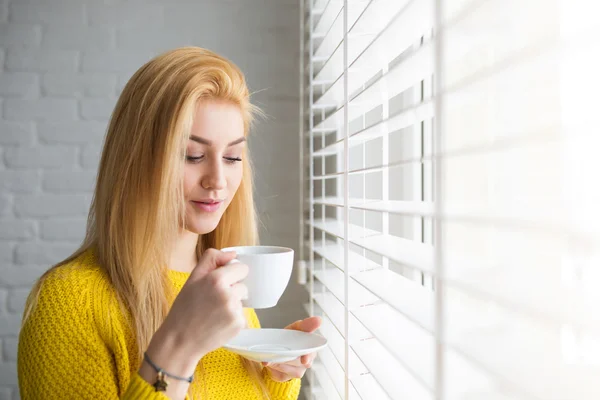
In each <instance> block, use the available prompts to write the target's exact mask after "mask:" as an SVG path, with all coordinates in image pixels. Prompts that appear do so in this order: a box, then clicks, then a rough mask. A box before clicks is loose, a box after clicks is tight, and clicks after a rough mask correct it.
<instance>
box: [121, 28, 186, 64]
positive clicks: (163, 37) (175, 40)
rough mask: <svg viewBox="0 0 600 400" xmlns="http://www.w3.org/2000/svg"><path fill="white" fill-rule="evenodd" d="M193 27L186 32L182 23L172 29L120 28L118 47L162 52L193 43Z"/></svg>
mask: <svg viewBox="0 0 600 400" xmlns="http://www.w3.org/2000/svg"><path fill="white" fill-rule="evenodd" d="M192 29H193V28H188V29H187V32H186V29H185V28H182V25H179V26H178V27H176V28H172V29H160V28H158V29H157V28H155V29H152V30H146V29H136V28H133V29H130V28H127V29H120V30H118V31H117V48H118V49H135V50H136V51H140V49H143V50H148V51H154V52H155V53H157V54H158V53H162V52H163V51H167V50H170V49H173V48H176V47H181V46H189V45H192V42H193V40H192V36H193V35H192ZM140 66H141V65H140Z"/></svg>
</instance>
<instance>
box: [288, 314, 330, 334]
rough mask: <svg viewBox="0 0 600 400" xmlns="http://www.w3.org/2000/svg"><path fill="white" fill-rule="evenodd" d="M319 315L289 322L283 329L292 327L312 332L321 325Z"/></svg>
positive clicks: (296, 329)
mask: <svg viewBox="0 0 600 400" xmlns="http://www.w3.org/2000/svg"><path fill="white" fill-rule="evenodd" d="M321 321H322V320H321V317H309V318H305V319H301V320H298V321H296V322H294V323H293V324H290V325H288V326H286V327H285V329H292V330H295V331H302V332H309V333H311V332H314V331H316V330H317V329H319V327H320V326H321Z"/></svg>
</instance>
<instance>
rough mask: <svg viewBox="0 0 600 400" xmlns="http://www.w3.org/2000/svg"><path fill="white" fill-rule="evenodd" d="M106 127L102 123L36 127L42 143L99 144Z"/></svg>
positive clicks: (62, 123)
mask: <svg viewBox="0 0 600 400" xmlns="http://www.w3.org/2000/svg"><path fill="white" fill-rule="evenodd" d="M106 127H107V123H106V122H104V121H102V122H100V121H73V122H57V123H47V122H40V123H38V125H37V131H38V137H39V139H40V141H41V142H43V143H49V144H57V143H64V144H75V143H95V144H100V143H102V141H103V140H104V135H105V133H106Z"/></svg>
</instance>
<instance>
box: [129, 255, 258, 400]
mask: <svg viewBox="0 0 600 400" xmlns="http://www.w3.org/2000/svg"><path fill="white" fill-rule="evenodd" d="M234 258H235V253H233V252H222V251H219V250H215V249H209V250H207V251H205V252H204V254H203V255H202V257H201V259H200V261H199V262H198V265H197V266H196V267H195V268H194V270H193V271H192V273H191V274H190V277H189V278H188V280H187V282H186V283H185V285H183V288H182V289H181V291H180V292H179V295H178V296H177V298H176V299H175V301H174V302H173V305H172V306H171V309H170V311H169V313H168V315H167V318H165V321H164V322H163V324H162V325H161V327H160V328H159V329H158V331H156V333H155V334H154V336H153V337H152V340H151V341H150V345H149V346H148V349H147V353H148V356H149V357H150V359H151V360H152V361H153V362H154V363H155V364H156V365H158V366H159V367H161V368H163V369H164V370H165V371H167V372H169V373H171V374H175V375H179V376H190V375H192V374H193V373H194V370H195V369H196V365H197V364H198V362H199V361H200V359H201V358H202V357H203V356H204V355H205V354H206V353H208V352H210V351H212V350H215V349H217V348H219V347H221V346H223V345H224V344H225V343H227V342H228V341H229V340H230V339H232V338H233V337H235V336H236V335H237V334H238V333H239V331H240V330H241V329H243V328H244V327H245V326H246V320H245V317H244V313H243V308H242V299H244V298H246V296H247V295H248V289H247V288H246V286H245V285H244V284H243V283H240V281H241V280H243V279H244V278H245V277H246V276H247V275H248V267H247V266H246V265H244V264H241V263H232V264H230V265H226V264H227V263H228V262H230V261H231V260H233V259H234ZM139 373H140V376H142V378H144V379H145V380H146V381H147V382H149V383H151V384H152V383H154V381H155V380H156V371H154V370H153V369H152V368H151V367H150V366H149V365H148V364H147V363H145V362H144V363H143V364H142V367H141V368H140V371H139ZM187 386H188V385H187V383H185V382H182V381H174V380H172V379H171V380H170V384H169V388H168V389H167V393H166V394H167V395H168V396H170V397H171V398H183V397H185V391H186V390H187ZM182 396H183V397H182Z"/></svg>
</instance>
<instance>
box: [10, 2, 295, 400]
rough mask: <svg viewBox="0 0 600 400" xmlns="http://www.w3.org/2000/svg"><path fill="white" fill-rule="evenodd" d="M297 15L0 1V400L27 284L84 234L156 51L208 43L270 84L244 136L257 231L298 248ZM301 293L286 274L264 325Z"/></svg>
mask: <svg viewBox="0 0 600 400" xmlns="http://www.w3.org/2000/svg"><path fill="white" fill-rule="evenodd" d="M297 21H298V8H297V0H244V1H243V2H240V1H237V0H218V1H217V0H215V1H212V2H209V1H203V2H196V1H189V0H152V1H144V0H130V1H121V0H117V1H105V2H101V1H95V0H52V1H48V0H0V400H15V399H18V398H19V394H18V390H17V386H16V385H17V378H16V349H17V338H18V333H19V325H20V319H21V313H22V309H23V305H24V301H25V298H26V296H27V294H28V292H29V290H30V287H31V284H32V283H33V282H34V281H35V279H36V278H37V277H39V276H40V275H41V274H42V273H43V271H45V270H46V269H47V268H48V267H49V266H50V265H51V264H53V263H55V262H56V261H59V260H60V259H61V258H63V257H65V256H66V255H68V254H69V253H70V252H71V251H73V250H74V249H75V248H76V247H77V245H78V244H79V242H80V241H81V239H82V237H83V233H84V227H85V221H86V215H87V210H88V206H89V202H90V199H91V191H92V188H93V183H94V180H95V175H96V168H97V165H98V160H99V154H100V148H101V144H102V140H103V137H104V132H105V129H106V124H107V121H108V118H109V116H110V113H111V112H112V109H113V107H114V104H115V101H116V98H117V96H118V94H119V91H120V90H121V88H122V87H123V85H124V84H125V82H126V81H127V80H128V79H129V77H130V76H131V74H132V73H133V72H134V71H135V70H136V69H137V68H138V67H139V66H141V65H142V63H144V62H145V61H147V60H148V59H149V58H150V57H152V56H153V55H156V54H158V53H159V52H162V51H164V50H167V49H169V48H172V47H176V46H183V45H198V46H203V47H207V48H210V49H212V50H215V51H217V52H219V53H221V54H223V55H225V56H227V57H230V58H231V59H232V60H233V61H235V62H236V63H238V65H240V67H242V69H243V70H244V71H245V72H246V75H247V78H248V81H249V84H250V87H251V90H252V91H258V90H263V89H267V90H264V91H260V92H259V93H257V94H256V96H255V97H254V100H255V102H256V103H258V104H259V105H260V106H261V107H262V108H263V109H264V110H265V111H266V113H267V114H268V115H269V116H270V118H269V120H268V122H262V123H259V124H258V126H257V129H256V130H255V132H254V135H255V138H254V139H253V140H251V142H250V146H251V148H252V150H253V151H254V159H255V160H256V167H255V169H256V173H257V175H258V177H257V189H258V190H257V193H258V199H257V202H258V209H259V210H260V211H261V213H262V215H263V216H264V217H265V219H264V221H263V222H264V228H263V230H262V242H263V243H268V244H278V245H284V246H291V247H296V243H297V231H298V219H297V218H296V217H295V215H296V211H295V210H297V208H298V206H299V198H298V182H297V175H298V174H297V170H296V167H295V166H296V165H297V164H298V153H297V150H296V149H297V140H296V136H297V131H296V126H297V124H296V123H297V118H298V116H297V109H298V94H297V81H298V79H297V76H298V54H297V47H298V45H297V43H298V36H297V35H298V32H297V31H298V26H297V25H298V24H297ZM267 161H269V162H267ZM281 171H288V173H289V174H288V175H287V176H286V175H285V174H282V172H281ZM304 298H305V293H304V292H303V291H302V290H300V289H299V288H298V286H297V285H295V284H292V285H291V286H290V288H289V290H288V291H287V292H286V294H285V296H284V298H283V299H282V302H281V303H280V307H278V309H277V310H271V311H265V312H261V313H260V314H261V318H262V320H263V325H265V326H282V325H283V324H285V323H288V322H291V321H293V320H295V319H298V318H301V317H302V316H303V312H302V309H301V302H302V301H303V300H304Z"/></svg>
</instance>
